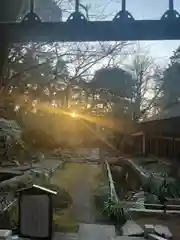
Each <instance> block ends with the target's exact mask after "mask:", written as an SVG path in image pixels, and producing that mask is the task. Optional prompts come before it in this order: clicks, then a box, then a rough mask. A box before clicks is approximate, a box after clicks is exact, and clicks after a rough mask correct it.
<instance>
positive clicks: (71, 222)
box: [53, 209, 79, 233]
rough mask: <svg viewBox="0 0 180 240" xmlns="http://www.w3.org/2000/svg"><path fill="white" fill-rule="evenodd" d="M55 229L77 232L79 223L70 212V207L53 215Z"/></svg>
mask: <svg viewBox="0 0 180 240" xmlns="http://www.w3.org/2000/svg"><path fill="white" fill-rule="evenodd" d="M53 222H54V227H55V231H59V232H70V233H74V232H77V231H78V229H79V225H78V223H77V220H76V219H75V217H74V216H73V214H72V213H71V209H66V210H64V211H61V212H60V213H56V214H54V215H53Z"/></svg>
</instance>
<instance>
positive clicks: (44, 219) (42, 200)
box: [20, 195, 50, 238]
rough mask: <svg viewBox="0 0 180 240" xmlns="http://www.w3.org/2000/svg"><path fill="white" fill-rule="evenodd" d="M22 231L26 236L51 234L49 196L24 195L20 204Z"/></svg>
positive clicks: (43, 236) (44, 236) (42, 236)
mask: <svg viewBox="0 0 180 240" xmlns="http://www.w3.org/2000/svg"><path fill="white" fill-rule="evenodd" d="M20 213H21V216H20V232H21V234H22V235H24V236H29V237H37V238H38V237H39V238H46V237H48V236H49V219H50V218H49V197H48V196H47V195H33V196H31V195H22V197H21V204H20Z"/></svg>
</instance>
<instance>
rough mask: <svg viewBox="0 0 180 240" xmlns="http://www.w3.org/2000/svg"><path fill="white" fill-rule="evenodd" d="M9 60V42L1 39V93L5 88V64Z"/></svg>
mask: <svg viewBox="0 0 180 240" xmlns="http://www.w3.org/2000/svg"><path fill="white" fill-rule="evenodd" d="M7 58H8V42H7V41H6V39H5V38H1V39H0V93H1V91H2V89H3V86H4V72H5V69H4V67H5V63H6V61H7Z"/></svg>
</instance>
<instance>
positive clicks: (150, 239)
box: [148, 234, 166, 240]
mask: <svg viewBox="0 0 180 240" xmlns="http://www.w3.org/2000/svg"><path fill="white" fill-rule="evenodd" d="M148 240H166V238H163V237H160V236H158V235H156V234H149V235H148Z"/></svg>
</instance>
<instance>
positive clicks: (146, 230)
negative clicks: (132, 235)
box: [144, 224, 154, 237]
mask: <svg viewBox="0 0 180 240" xmlns="http://www.w3.org/2000/svg"><path fill="white" fill-rule="evenodd" d="M152 233H154V225H153V224H145V225H144V235H145V237H147V236H148V234H152Z"/></svg>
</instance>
